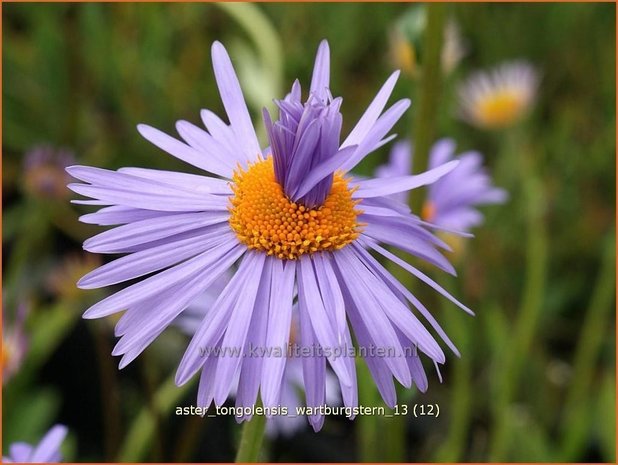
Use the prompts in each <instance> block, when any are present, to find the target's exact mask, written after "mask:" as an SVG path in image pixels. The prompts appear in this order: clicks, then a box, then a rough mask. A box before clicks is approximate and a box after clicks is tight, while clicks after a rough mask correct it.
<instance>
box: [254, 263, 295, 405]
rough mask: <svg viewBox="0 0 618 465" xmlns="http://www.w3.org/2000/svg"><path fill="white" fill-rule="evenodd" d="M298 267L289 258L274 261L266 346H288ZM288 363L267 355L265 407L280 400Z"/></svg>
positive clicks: (264, 379)
mask: <svg viewBox="0 0 618 465" xmlns="http://www.w3.org/2000/svg"><path fill="white" fill-rule="evenodd" d="M295 270H296V262H295V261H292V260H289V261H286V262H283V261H281V260H277V261H275V263H274V264H273V275H272V288H271V293H272V295H273V296H275V295H276V296H277V298H276V299H272V300H271V305H270V309H269V311H268V329H267V333H266V342H265V345H266V347H282V348H285V347H287V344H288V341H289V337H290V324H291V320H292V300H293V297H294V276H295ZM285 363H286V358H285V357H266V358H265V359H264V364H263V367H262V386H261V397H262V401H263V403H264V406H265V407H274V406H276V405H277V403H278V402H279V393H280V389H281V379H282V377H283V373H284V368H285Z"/></svg>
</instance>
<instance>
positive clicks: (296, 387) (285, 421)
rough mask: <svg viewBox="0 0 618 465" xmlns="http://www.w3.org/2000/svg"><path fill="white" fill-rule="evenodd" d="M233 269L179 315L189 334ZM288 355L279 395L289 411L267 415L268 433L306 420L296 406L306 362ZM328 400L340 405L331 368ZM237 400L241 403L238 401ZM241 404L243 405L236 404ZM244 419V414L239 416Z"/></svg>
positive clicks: (292, 339) (284, 432) (286, 431)
mask: <svg viewBox="0 0 618 465" xmlns="http://www.w3.org/2000/svg"><path fill="white" fill-rule="evenodd" d="M232 276H233V274H232V273H231V272H229V273H228V272H226V273H224V274H223V275H222V276H221V277H219V278H218V279H217V280H216V281H215V282H214V283H213V285H212V286H211V287H210V288H209V289H208V290H206V292H204V293H203V294H202V295H201V296H199V297H198V298H197V299H196V300H195V301H194V302H193V303H192V304H191V305H189V307H188V308H187V309H186V310H185V311H184V312H183V313H182V314H181V315H180V317H179V318H178V319H177V321H176V324H177V325H178V326H179V327H180V328H181V329H182V330H183V331H184V332H185V333H187V334H188V335H191V336H192V335H194V334H195V332H196V331H197V330H198V329H199V327H200V324H201V323H202V322H203V321H204V318H206V317H207V313H208V312H209V311H212V306H213V304H214V303H215V302H216V300H217V298H218V297H219V294H220V293H221V292H222V291H223V289H224V288H225V286H226V285H227V283H228V282H229V281H230V279H231V278H232ZM297 312H298V307H297V306H295V307H294V309H293V310H292V313H293V315H292V324H291V329H290V336H289V344H290V345H291V346H293V345H294V344H297V338H298V330H299V328H298V318H297ZM288 353H289V355H290V356H289V357H288V359H287V361H286V364H285V369H284V372H283V378H282V380H281V393H280V398H279V405H281V406H282V407H286V408H287V411H288V414H287V415H282V414H280V415H273V416H271V417H270V418H268V420H267V422H266V434H267V435H268V436H269V437H275V436H286V437H289V436H291V435H293V434H294V433H296V432H297V431H299V430H300V429H302V428H303V426H304V425H306V422H305V421H304V420H303V416H302V415H299V414H297V408H298V407H300V406H301V405H302V401H301V398H300V393H302V392H303V391H304V389H305V383H304V378H303V364H302V359H301V358H300V357H297V356H294V351H293V350H291V348H290V347H282V351H281V353H280V354H279V356H283V357H286V356H288ZM271 356H274V352H271ZM238 381H239V380H238V377H237V378H236V380H235V382H234V384H233V385H232V389H231V391H230V395H231V396H232V397H235V396H236V392H238ZM325 382H326V403H327V404H328V405H339V403H340V400H339V396H340V391H339V385H338V384H337V380H336V378H335V376H334V375H333V374H332V372H331V371H330V370H327V372H326V379H325ZM237 404H238V403H237ZM237 406H238V407H240V405H237ZM239 420H242V418H239Z"/></svg>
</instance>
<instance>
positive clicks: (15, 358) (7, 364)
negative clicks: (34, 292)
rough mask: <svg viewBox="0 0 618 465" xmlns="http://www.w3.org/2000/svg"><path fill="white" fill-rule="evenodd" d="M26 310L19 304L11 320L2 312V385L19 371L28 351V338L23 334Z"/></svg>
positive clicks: (23, 305) (24, 306)
mask: <svg viewBox="0 0 618 465" xmlns="http://www.w3.org/2000/svg"><path fill="white" fill-rule="evenodd" d="M26 308H27V307H26V305H25V304H21V305H20V306H19V308H18V310H17V315H16V316H14V317H13V318H12V319H11V318H7V317H8V315H7V314H6V312H4V311H3V312H2V383H6V382H7V381H9V380H10V379H11V378H12V377H13V375H14V374H15V373H16V372H17V371H18V370H19V368H20V366H21V363H22V361H23V359H24V356H25V355H26V351H27V350H28V338H27V336H26V334H25V333H24V320H25V318H26V312H27V309H26ZM11 320H13V321H11Z"/></svg>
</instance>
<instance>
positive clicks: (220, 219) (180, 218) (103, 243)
mask: <svg viewBox="0 0 618 465" xmlns="http://www.w3.org/2000/svg"><path fill="white" fill-rule="evenodd" d="M228 218H229V213H225V212H212V213H211V212H208V213H206V212H193V213H183V214H180V215H174V214H172V215H165V214H161V215H160V216H158V217H156V218H149V219H145V220H141V221H136V222H133V223H130V224H126V225H123V226H118V227H116V228H114V229H110V230H109V231H105V232H102V233H100V234H97V235H96V236H93V237H91V238H90V239H87V240H86V241H85V242H84V249H85V250H88V251H89V252H95V253H115V251H119V250H124V249H126V248H127V247H132V246H134V245H137V244H145V243H147V242H151V241H155V240H158V239H163V238H165V237H170V236H173V235H175V234H179V233H182V232H185V231H190V230H193V229H198V228H204V227H206V226H214V225H217V224H219V223H224V222H226V221H227V220H228ZM227 228H228V230H229V226H228V227H227ZM210 229H216V228H210ZM218 229H221V228H218Z"/></svg>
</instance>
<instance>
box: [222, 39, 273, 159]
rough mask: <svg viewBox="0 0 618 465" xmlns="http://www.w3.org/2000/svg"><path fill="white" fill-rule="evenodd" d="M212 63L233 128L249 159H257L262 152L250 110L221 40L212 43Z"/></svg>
mask: <svg viewBox="0 0 618 465" xmlns="http://www.w3.org/2000/svg"><path fill="white" fill-rule="evenodd" d="M212 64H213V68H214V71H215V79H216V81H217V87H218V88H219V94H221V100H222V101H223V106H224V107H225V111H226V113H227V115H228V117H229V119H230V125H231V127H232V130H233V131H234V133H235V134H236V137H237V138H238V143H239V144H240V145H241V146H242V147H243V149H244V150H243V151H244V155H245V156H246V159H247V160H255V159H257V157H258V155H259V154H260V153H262V152H261V150H260V144H259V143H258V140H257V136H256V135H255V129H254V128H253V123H252V122H251V117H250V116H249V110H248V109H247V104H246V103H245V98H244V97H243V95H242V90H241V89H240V84H239V83H238V78H237V77H236V72H235V71H234V67H233V66H232V61H231V60H230V57H229V55H228V54H227V51H226V50H225V47H223V45H222V44H221V43H220V42H215V43H213V44H212Z"/></svg>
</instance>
